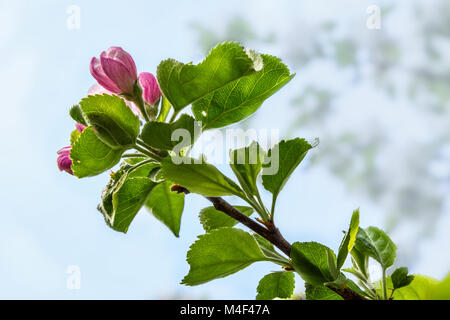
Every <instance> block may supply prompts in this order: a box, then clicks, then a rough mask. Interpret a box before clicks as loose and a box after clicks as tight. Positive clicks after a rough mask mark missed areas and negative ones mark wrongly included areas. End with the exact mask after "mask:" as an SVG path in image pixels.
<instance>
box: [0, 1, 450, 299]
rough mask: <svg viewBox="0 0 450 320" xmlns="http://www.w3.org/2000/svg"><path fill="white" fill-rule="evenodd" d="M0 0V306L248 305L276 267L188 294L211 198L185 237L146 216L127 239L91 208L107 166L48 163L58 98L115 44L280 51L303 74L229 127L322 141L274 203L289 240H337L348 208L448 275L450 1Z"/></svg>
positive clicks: (262, 266) (66, 96)
mask: <svg viewBox="0 0 450 320" xmlns="http://www.w3.org/2000/svg"><path fill="white" fill-rule="evenodd" d="M0 3H1V4H0V30H1V32H0V48H1V50H0V74H1V75H2V76H1V77H0V90H1V96H2V102H1V111H2V119H3V120H2V121H1V124H0V137H1V138H0V141H1V150H2V152H1V155H2V156H1V157H0V166H1V168H2V170H1V175H2V179H1V182H0V199H1V209H0V212H1V220H0V226H1V229H0V298H3V299H5V298H25V299H34V298H40V299H48V298H57V299H167V298H168V299H172V298H192V299H203V298H205V299H214V298H215V299H253V298H254V297H255V294H256V286H257V284H258V281H259V280H260V279H261V278H262V277H263V276H264V275H265V274H266V273H268V272H270V271H273V269H274V268H275V267H274V266H272V265H271V264H266V263H259V264H254V265H252V266H250V267H249V268H247V269H245V270H244V271H242V272H240V273H238V274H235V275H232V276H230V277H228V278H226V279H221V280H216V281H213V282H210V283H207V284H205V285H202V286H198V287H185V286H182V285H180V284H179V282H180V281H181V279H182V278H183V276H184V275H185V274H186V273H187V271H188V265H187V263H186V261H185V255H186V252H187V250H188V248H189V246H190V244H191V243H192V242H194V241H195V239H196V236H197V235H198V234H201V233H202V228H201V225H200V223H199V221H198V213H199V211H200V209H201V208H203V207H205V206H208V205H209V204H208V203H207V201H206V200H204V199H202V198H201V197H198V196H195V195H189V196H188V197H187V198H186V204H185V211H184V214H183V219H182V225H181V233H180V238H175V237H173V235H172V233H171V232H170V231H169V230H168V229H167V228H166V227H165V226H163V225H162V224H161V223H160V222H159V221H157V220H156V219H155V218H154V217H153V216H152V215H151V214H149V213H148V212H146V211H145V210H143V211H142V212H140V214H139V215H138V216H137V218H136V219H135V220H134V222H133V224H132V225H131V227H130V229H129V231H128V233H127V234H126V235H124V234H121V233H117V232H115V231H113V230H112V229H110V228H109V227H107V226H106V225H105V223H104V221H103V217H102V216H101V214H100V213H99V212H98V211H97V210H96V206H97V204H98V202H99V200H100V194H101V190H102V188H103V186H104V185H105V184H106V183H107V181H108V179H109V177H108V173H105V174H103V175H101V176H98V177H94V178H88V179H82V180H80V179H77V178H75V177H73V176H70V175H68V174H65V173H61V172H59V171H58V170H57V167H56V151H57V150H59V149H60V148H62V147H63V146H66V145H68V144H69V134H70V132H71V131H72V130H73V129H74V124H73V121H72V120H71V119H70V117H69V115H68V111H69V108H70V106H72V105H73V104H74V103H77V102H78V101H79V100H80V99H81V98H82V97H84V96H85V95H86V93H87V90H88V88H89V87H90V86H91V85H92V84H93V83H94V79H93V78H92V77H91V75H90V74H89V68H88V66H89V61H90V59H91V57H92V56H98V55H99V54H100V52H101V51H102V50H105V49H106V48H108V47H109V46H121V47H122V48H124V49H125V50H127V51H128V52H130V54H131V55H132V56H133V58H134V59H135V61H136V64H137V67H138V70H139V71H147V72H153V73H154V72H155V71H156V67H157V65H158V63H159V62H160V61H161V60H163V59H165V58H168V57H172V58H175V59H178V60H180V61H183V62H188V61H193V62H194V63H197V62H199V61H201V60H202V59H203V57H204V56H205V55H206V54H207V52H208V51H209V50H210V48H212V47H213V46H214V45H215V44H216V43H218V42H221V41H225V40H234V41H239V42H241V43H242V44H243V45H244V46H248V47H251V48H253V49H256V50H257V51H259V52H263V53H270V54H273V55H277V56H279V57H281V58H282V59H283V61H284V62H285V63H286V64H287V65H288V66H289V67H290V69H291V71H292V72H295V73H296V74H297V75H296V77H295V78H294V79H293V80H292V81H291V82H290V83H289V84H288V85H287V86H286V87H284V88H283V89H282V90H281V91H280V92H279V93H278V94H276V95H274V96H273V97H271V98H270V99H269V100H267V101H266V102H265V103H264V104H263V106H262V107H261V108H260V110H259V111H258V112H257V113H256V114H255V115H253V116H252V117H250V118H249V119H247V120H245V121H244V122H242V123H240V124H238V125H237V126H245V127H247V128H267V129H279V130H280V134H281V137H282V138H290V137H294V136H300V137H304V138H307V139H313V138H315V137H318V138H320V141H321V143H320V145H319V146H318V147H317V148H315V149H314V150H313V151H312V152H311V153H310V154H309V156H308V158H307V159H306V160H305V161H304V162H303V163H302V165H301V166H300V168H299V169H297V171H296V172H295V173H294V175H293V176H292V178H291V179H290V181H289V183H288V184H287V185H286V187H285V190H284V192H283V193H282V194H281V195H280V197H279V200H278V201H277V211H278V212H277V221H278V226H279V227H280V229H281V230H282V231H283V232H284V233H285V236H286V238H287V239H288V240H290V241H291V242H293V241H312V240H314V241H319V242H322V243H324V244H326V245H328V246H329V247H331V248H332V249H335V250H336V249H337V248H338V246H339V243H340V240H341V237H342V233H341V232H342V230H345V229H346V228H347V226H348V223H349V220H350V216H351V213H352V211H353V210H354V209H355V208H358V207H359V208H360V210H361V215H362V216H361V225H362V226H363V227H367V226H369V225H377V226H379V227H382V228H384V229H385V230H386V231H388V233H389V234H390V236H391V237H392V238H393V239H394V241H395V242H396V243H397V244H398V251H397V253H398V258H397V263H396V264H397V265H407V266H408V267H409V268H410V271H411V272H413V273H421V274H426V275H430V276H433V277H436V278H438V279H441V278H443V277H444V276H445V275H446V274H447V272H448V271H449V270H450V254H449V247H450V232H448V231H449V229H450V206H449V205H450V201H449V200H450V197H449V191H450V90H449V89H450V60H449V59H448V56H449V54H450V3H449V2H448V1H445V0H435V1H434V0H433V1H432V0H426V1H425V0H422V1H411V0H403V1H373V0H371V1H363V0H354V1H350V0H345V1H339V2H336V1H321V0H316V1H308V2H306V1H303V2H300V1H294V0H292V1H280V0H278V1H262V0H257V1H256V0H254V1H250V0H245V1H242V0H241V1H235V0H229V1H220V2H219V1H206V0H201V1H199V0H198V1H189V2H188V1H173V0H165V1H95V2H94V1H81V0H71V1H67V0H61V1H6V0H2V1H0ZM372 5H375V6H376V7H373V6H372ZM377 8H379V9H380V12H379V18H380V19H379V24H377V20H376V18H377V16H378V14H377ZM373 19H375V20H373ZM235 127H236V126H235ZM221 169H223V170H224V171H225V172H226V173H229V170H228V169H227V168H226V166H224V167H223V168H222V167H221ZM263 197H264V200H265V201H266V204H267V205H270V202H269V201H270V195H269V194H267V193H265V194H264V195H263ZM74 270H75V271H76V272H75V273H74ZM373 274H374V277H375V278H376V276H377V269H376V268H375V267H374V268H373ZM74 275H75V276H77V275H79V276H80V278H79V279H80V282H79V284H80V286H79V288H73V287H72V286H71V285H70V281H71V277H73V276H74ZM68 283H69V285H68ZM296 291H297V292H299V293H300V292H302V291H303V283H302V281H301V279H300V278H297V288H296Z"/></svg>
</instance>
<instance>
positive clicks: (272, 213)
mask: <svg viewBox="0 0 450 320" xmlns="http://www.w3.org/2000/svg"><path fill="white" fill-rule="evenodd" d="M276 202H277V197H276V196H273V199H272V208H271V209H270V220H272V221H273V216H274V214H275V203H276Z"/></svg>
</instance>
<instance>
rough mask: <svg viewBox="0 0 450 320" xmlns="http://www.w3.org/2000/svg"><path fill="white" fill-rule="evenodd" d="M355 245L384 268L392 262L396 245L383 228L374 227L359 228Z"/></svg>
mask: <svg viewBox="0 0 450 320" xmlns="http://www.w3.org/2000/svg"><path fill="white" fill-rule="evenodd" d="M355 247H356V248H357V250H358V251H360V252H362V253H363V254H366V255H368V256H369V257H372V258H373V259H375V260H376V261H378V262H379V263H380V264H381V266H382V267H383V268H384V269H387V268H389V267H390V266H392V265H393V264H394V261H395V257H396V250H397V247H396V246H395V244H394V243H393V242H392V240H391V239H390V238H389V236H388V235H387V234H386V233H385V232H384V231H383V230H380V229H378V228H376V227H369V228H366V229H363V228H359V231H358V234H357V236H356V241H355Z"/></svg>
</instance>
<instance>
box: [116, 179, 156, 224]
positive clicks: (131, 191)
mask: <svg viewBox="0 0 450 320" xmlns="http://www.w3.org/2000/svg"><path fill="white" fill-rule="evenodd" d="M155 186H156V183H155V182H153V181H152V180H150V179H149V178H147V177H134V178H127V179H125V180H124V182H123V183H122V185H121V186H120V188H119V189H118V190H116V191H115V192H114V193H113V195H112V203H113V215H112V219H111V221H110V225H111V227H112V228H113V229H114V230H117V231H121V232H124V233H126V232H127V231H128V227H129V226H130V224H131V222H132V221H133V219H134V217H135V216H136V214H137V213H138V212H139V210H140V209H141V208H142V206H143V205H144V204H145V201H146V200H147V198H148V196H149V194H150V192H151V191H152V189H153V188H154V187H155Z"/></svg>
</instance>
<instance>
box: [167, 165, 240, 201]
mask: <svg viewBox="0 0 450 320" xmlns="http://www.w3.org/2000/svg"><path fill="white" fill-rule="evenodd" d="M184 160H186V162H188V163H180V164H175V163H173V162H172V159H171V158H170V157H168V158H165V159H164V160H163V161H162V162H161V164H162V170H163V175H164V177H165V178H166V179H167V180H170V181H172V182H173V183H177V184H179V185H181V186H183V187H185V188H187V189H188V190H189V191H190V192H193V193H198V194H201V195H204V196H207V197H220V196H229V195H237V196H240V197H243V196H244V195H243V192H242V190H241V188H240V187H239V186H238V185H237V184H236V183H235V182H233V180H231V179H229V178H228V177H226V176H225V175H224V174H223V173H222V172H220V171H219V170H218V169H217V168H216V167H214V166H213V165H211V164H208V163H206V162H204V161H202V163H195V160H194V159H191V158H184Z"/></svg>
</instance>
